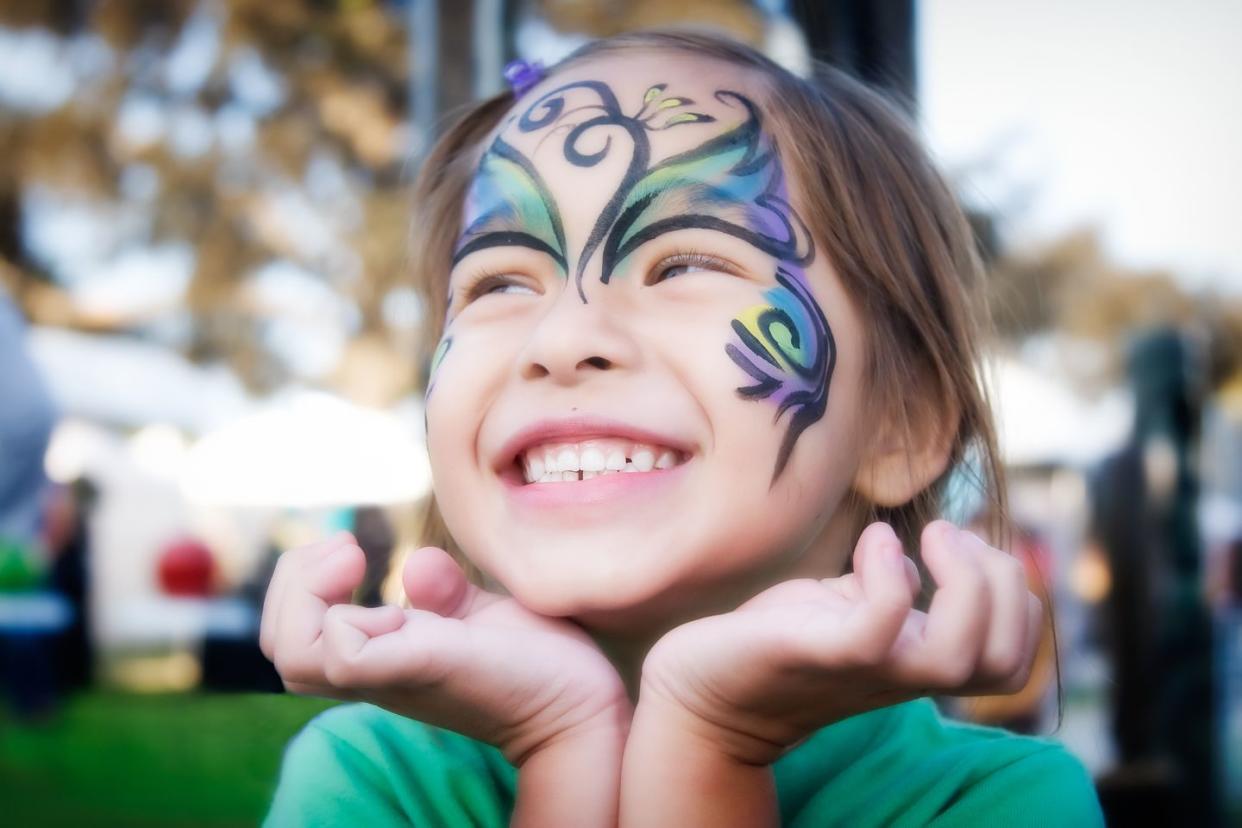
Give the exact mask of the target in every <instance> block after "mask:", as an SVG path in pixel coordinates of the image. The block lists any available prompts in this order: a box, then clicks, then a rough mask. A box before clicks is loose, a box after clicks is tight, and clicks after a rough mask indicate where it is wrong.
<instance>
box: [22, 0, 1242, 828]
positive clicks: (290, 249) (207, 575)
mask: <svg viewBox="0 0 1242 828" xmlns="http://www.w3.org/2000/svg"><path fill="white" fill-rule="evenodd" d="M682 22H693V23H697V24H700V25H707V26H713V27H717V28H720V29H723V30H726V31H729V32H732V33H733V34H734V35H736V36H738V37H740V38H742V39H744V40H746V41H748V42H750V43H752V44H754V45H756V46H758V47H759V48H762V49H763V50H764V51H765V52H766V53H768V54H769V55H770V56H772V57H773V58H775V59H776V60H778V61H779V62H781V63H782V64H783V65H785V66H787V67H789V68H790V69H791V70H793V71H795V72H806V71H807V68H808V66H809V61H810V60H811V59H812V58H817V59H821V60H826V61H828V62H831V63H833V64H836V65H838V66H841V67H843V68H845V69H847V70H849V71H851V72H853V73H854V74H856V75H858V76H859V77H861V78H863V79H865V80H867V81H869V82H871V83H873V84H877V85H879V86H881V87H883V88H884V89H886V90H887V91H888V92H889V93H890V94H892V95H894V96H895V97H896V98H897V99H898V100H899V101H901V103H902V105H903V106H904V107H906V108H907V109H908V110H909V112H910V114H911V115H912V116H913V117H914V118H915V119H916V120H917V122H918V124H919V126H920V128H921V130H922V132H923V134H924V136H925V138H926V140H927V142H928V145H929V146H930V147H931V149H932V151H933V152H934V154H935V156H936V157H937V159H938V161H939V162H940V164H941V165H942V168H943V169H944V170H945V171H946V173H947V174H948V176H949V177H950V179H951V181H952V183H953V184H954V186H955V188H956V189H957V191H958V193H959V195H960V197H961V198H962V200H963V202H964V203H965V204H966V205H967V207H968V209H969V211H970V215H971V219H972V222H973V223H974V225H975V228H976V230H977V234H978V237H979V240H980V244H981V247H982V249H983V251H984V255H985V257H986V260H987V264H988V268H989V272H990V279H989V290H990V293H991V300H992V304H993V308H994V311H995V313H996V323H997V328H998V330H997V333H998V337H997V340H996V342H995V344H994V346H993V347H992V348H991V350H990V353H989V356H988V360H987V363H986V364H985V365H982V366H980V369H981V371H982V372H983V374H984V375H985V376H987V377H988V378H989V380H990V382H991V383H992V385H993V389H994V394H995V396H996V399H997V404H998V416H999V421H1000V430H1001V438H1002V449H1003V455H1004V460H1005V463H1006V466H1007V468H1008V472H1009V476H1010V477H1009V485H1010V492H1009V495H1010V498H1011V501H1012V511H1013V519H1014V529H1015V543H1014V552H1015V554H1018V555H1020V556H1022V558H1023V560H1024V561H1025V562H1026V563H1027V565H1028V572H1029V574H1030V576H1031V580H1032V583H1033V584H1036V587H1037V590H1038V591H1040V592H1042V594H1043V595H1044V596H1045V597H1046V598H1047V600H1049V601H1050V602H1051V605H1052V606H1053V607H1054V608H1055V617H1056V622H1057V625H1056V633H1057V635H1056V637H1055V653H1056V654H1057V655H1058V656H1059V665H1060V673H1059V683H1058V676H1057V673H1056V671H1055V669H1054V667H1055V664H1056V661H1057V660H1056V659H1054V658H1053V654H1054V642H1053V637H1052V635H1051V634H1050V632H1049V634H1048V635H1046V639H1045V644H1044V647H1043V648H1042V649H1041V655H1040V659H1039V662H1038V665H1037V669H1036V671H1035V674H1034V675H1033V677H1032V681H1031V683H1030V685H1029V686H1028V687H1027V689H1026V690H1025V691H1024V692H1023V693H1021V694H1018V695H1017V696H1013V697H1005V698H995V699H988V698H985V699H978V700H972V701H971V702H970V703H969V704H964V705H961V704H958V705H955V704H952V703H949V702H947V701H946V702H945V706H946V710H948V711H950V712H952V713H953V714H954V715H958V716H961V717H964V718H971V719H974V720H977V721H981V722H987V723H999V724H1003V725H1005V726H1007V727H1011V728H1013V729H1015V730H1019V731H1023V732H1029V733H1039V734H1043V735H1048V736H1051V737H1052V738H1056V739H1060V740H1062V741H1064V742H1065V744H1066V745H1067V746H1068V747H1069V748H1070V749H1071V750H1072V751H1073V752H1074V753H1075V754H1077V755H1078V756H1079V757H1080V758H1081V759H1082V760H1083V762H1084V763H1085V764H1086V766H1087V767H1088V769H1089V770H1090V771H1091V773H1092V775H1093V777H1094V778H1095V780H1096V783H1097V787H1098V789H1099V791H1100V795H1101V798H1102V801H1103V802H1104V805H1105V808H1106V811H1107V813H1108V815H1109V817H1110V822H1113V823H1115V824H1129V823H1130V822H1131V821H1137V820H1139V819H1140V818H1145V819H1146V821H1145V823H1144V824H1146V822H1153V823H1155V824H1161V823H1163V822H1165V821H1169V822H1172V821H1173V820H1174V818H1175V817H1174V815H1176V821H1177V822H1178V823H1179V824H1187V825H1223V824H1227V823H1230V822H1232V823H1233V824H1239V823H1240V822H1242V227H1240V226H1239V224H1240V222H1239V218H1240V213H1239V208H1238V200H1237V194H1238V193H1240V192H1242V161H1240V159H1239V151H1238V147H1242V96H1240V95H1238V94H1237V89H1238V82H1239V80H1242V51H1239V50H1238V49H1237V47H1236V44H1237V43H1238V42H1239V36H1242V5H1239V4H1237V3H1236V2H1231V0H1198V2H1196V3H1193V4H1169V3H1156V2H1122V0H1093V2H1088V3H1081V2H1071V0H1048V1H1046V2H1040V3H1035V2H1030V3H988V2H984V0H941V2H935V1H934V0H926V1H925V2H915V0H878V1H877V2H863V1H862V0H824V2H811V0H804V1H803V2H793V1H792V0H754V2H746V1H745V0H715V1H714V2H709V0H699V1H698V2H695V1H694V0H687V2H682V3H677V4H672V3H664V2H658V1H657V0H610V1H606V0H595V1H594V2H591V0H472V2H465V0H458V2H448V0H404V2H402V1H401V0H387V2H381V1H380V0H170V2H159V1H157V0H131V1H129V2H126V0H0V802H4V803H5V804H4V809H5V812H6V814H7V815H8V817H11V818H12V821H13V824H23V825H25V824H30V825H59V824H74V825H80V824H90V825H127V826H142V825H161V826H167V825H185V826H190V825H195V826H199V825H203V826H205V825H213V826H214V825H220V826H224V825H248V824H253V823H255V822H256V821H257V820H258V819H259V818H260V817H261V815H262V814H263V813H264V810H265V807H266V804H267V801H268V798H269V796H270V793H271V790H272V786H273V784H274V781H275V777H276V771H277V768H278V764H279V760H280V752H281V750H282V748H283V745H284V744H285V742H286V741H287V740H288V738H289V737H290V736H291V735H292V734H293V733H294V732H296V731H297V729H298V728H300V727H301V725H302V724H303V723H304V722H305V721H306V720H307V719H308V718H310V717H311V716H312V715H314V714H315V713H316V712H317V711H319V710H321V709H323V708H324V707H326V706H327V705H328V702H323V701H318V700H312V699H299V698H294V697H290V696H282V695H275V693H278V692H279V690H280V684H279V681H278V680H277V678H276V676H275V674H274V673H273V671H272V669H271V667H270V666H269V665H268V664H267V663H266V662H265V661H264V660H263V658H262V656H261V654H260V653H259V651H258V647H257V643H256V632H257V620H258V611H259V608H260V606H261V601H262V596H263V592H264V589H265V588H266V584H267V579H268V577H269V576H270V573H271V570H272V567H273V566H274V563H275V560H276V558H277V557H278V556H279V554H280V553H281V552H282V551H283V550H286V549H288V548H290V547H293V546H297V545H299V544H301V543H304V542H306V541H308V540H311V539H315V538H318V537H320V536H321V535H323V534H324V533H325V532H330V531H333V530H335V529H338V528H349V529H351V530H353V531H354V532H355V533H356V534H357V536H358V538H359V540H360V541H361V543H362V545H363V547H364V550H365V551H366V552H367V556H368V576H367V581H366V583H365V584H364V586H363V588H362V589H361V590H360V591H359V595H358V596H357V598H358V600H359V601H362V602H365V603H378V602H381V601H383V600H385V598H386V597H387V598H388V599H389V600H394V595H393V593H392V589H391V588H392V586H393V584H392V582H391V580H390V579H389V578H388V577H387V576H388V574H389V573H390V571H392V569H393V567H395V566H397V565H398V564H399V561H400V559H401V557H402V555H403V554H405V553H406V552H408V551H409V550H410V549H412V548H414V546H415V545H416V543H417V539H418V537H419V533H420V531H421V527H420V515H421V510H420V504H421V501H422V499H423V498H424V497H425V496H426V494H427V492H428V487H429V483H430V479H429V473H428V468H427V463H426V458H425V456H424V451H423V447H422V409H421V399H420V398H419V397H418V396H417V395H416V394H415V393H414V387H415V385H416V379H417V377H418V376H419V374H420V372H421V371H423V370H424V369H425V366H423V365H419V364H417V362H416V359H415V356H414V341H415V338H416V335H417V332H418V330H419V326H420V325H421V324H423V316H422V309H421V308H420V306H419V302H418V300H417V298H416V297H415V295H414V293H413V291H412V290H411V288H410V287H409V284H408V278H407V273H406V271H405V267H404V262H405V257H406V247H405V244H406V236H407V230H408V227H407V216H408V202H409V195H410V192H409V190H410V182H411V179H412V176H413V173H414V172H415V171H416V169H417V159H418V158H419V155H420V153H421V152H422V151H423V150H424V149H425V148H426V147H427V146H428V144H429V142H430V141H431V140H433V139H434V136H435V134H436V131H437V129H438V127H440V126H441V125H442V124H443V122H444V118H445V117H446V114H447V113H450V112H451V111H452V110H453V109H454V108H455V107H458V106H460V105H461V104H464V103H466V102H468V101H470V100H472V99H475V98H478V97H480V96H485V95H489V94H491V93H493V92H495V91H497V90H499V89H500V88H501V84H502V82H503V80H502V69H503V67H504V65H505V63H506V62H507V61H508V60H510V59H513V58H515V57H524V58H527V59H540V60H542V61H543V62H544V63H545V64H550V63H552V62H554V61H555V60H557V59H558V58H559V57H561V56H562V55H564V54H565V53H567V52H568V51H569V50H571V49H572V48H574V47H575V46H576V45H578V44H580V43H582V42H585V41H586V40H588V39H590V38H594V37H599V36H606V35H609V34H613V33H616V32H620V31H624V30H627V29H633V28H641V27H644V26H652V25H662V24H669V23H682ZM967 476H968V475H963V479H965V478H966V477H967ZM978 508H979V503H978V502H977V500H976V499H975V498H974V496H973V494H972V492H971V489H970V487H969V486H968V485H965V483H963V485H962V486H960V487H956V488H955V489H954V493H953V496H952V497H951V498H950V502H949V503H947V504H946V509H947V511H948V512H949V514H950V516H953V517H955V518H956V519H958V520H961V521H969V520H971V519H972V517H973V516H974V514H975V513H976V512H977V511H978ZM398 591H399V586H398ZM1166 818H1167V820H1166Z"/></svg>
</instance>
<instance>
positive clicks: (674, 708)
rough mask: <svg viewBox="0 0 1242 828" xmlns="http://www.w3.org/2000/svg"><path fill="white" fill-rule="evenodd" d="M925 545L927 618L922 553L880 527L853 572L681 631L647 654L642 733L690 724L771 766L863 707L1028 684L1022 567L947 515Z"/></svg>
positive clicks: (1028, 625) (872, 530) (860, 550)
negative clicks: (929, 588) (907, 549)
mask: <svg viewBox="0 0 1242 828" xmlns="http://www.w3.org/2000/svg"><path fill="white" fill-rule="evenodd" d="M922 553H923V558H924V561H925V562H926V564H927V566H928V568H929V569H930V571H931V573H932V576H933V577H934V578H935V581H936V583H937V585H938V589H937V590H936V592H935V594H934V596H933V598H932V602H931V606H930V607H929V609H928V611H927V612H926V613H924V612H920V611H917V610H914V609H913V608H912V605H913V601H914V598H915V596H916V595H917V593H918V589H919V579H918V570H917V568H916V567H915V565H914V562H913V561H912V560H910V559H909V558H907V557H906V556H905V555H904V554H903V551H902V548H901V545H900V542H899V541H898V539H897V537H896V535H895V534H894V533H893V531H892V529H891V528H890V527H889V526H888V525H887V524H883V523H876V524H872V525H871V526H869V527H867V529H866V531H864V532H863V534H862V536H861V537H860V538H859V541H858V545H857V546H856V548H855V550H854V572H852V573H850V574H847V575H843V576H841V577H839V578H829V579H825V580H822V581H817V580H811V579H806V580H796V581H787V582H785V583H781V584H777V585H776V586H774V587H772V588H770V589H768V590H766V591H765V592H762V593H760V594H759V595H757V596H755V597H754V598H753V599H751V600H750V601H748V602H747V603H745V604H743V605H742V606H741V607H739V608H738V609H737V610H734V611H733V612H729V613H725V614H723V615H718V616H712V617H709V618H703V619H699V620H696V621H693V622H690V623H688V624H685V625H683V626H681V627H678V628H676V629H674V630H673V631H671V632H670V633H668V634H667V635H665V636H664V638H662V639H661V640H660V641H659V642H657V644H656V646H655V647H654V648H653V649H652V651H651V652H650V654H649V655H648V657H647V659H646V661H645V662H644V665H643V679H642V689H641V694H640V702H639V705H638V713H637V718H636V720H635V728H636V734H635V735H637V729H638V728H639V727H640V724H639V723H640V722H643V723H644V724H643V725H642V728H641V729H642V732H643V733H644V734H645V733H648V732H658V731H659V730H661V729H665V730H667V729H668V728H673V729H678V728H681V729H683V730H684V731H685V732H686V734H687V736H688V738H690V739H691V740H693V741H694V742H695V743H697V744H699V745H700V746H702V745H705V744H706V745H711V746H714V747H715V748H716V749H718V750H720V751H721V752H723V753H725V754H727V755H728V756H729V757H731V759H732V760H735V761H737V762H739V763H744V764H747V765H767V764H770V763H771V762H773V761H774V760H775V759H776V758H778V757H779V756H780V755H781V754H782V753H784V752H785V751H786V750H787V749H788V748H790V747H791V746H793V745H794V744H796V743H797V742H798V741H800V740H801V739H803V738H805V737H806V736H808V735H810V734H811V733H812V732H814V731H815V730H817V729H819V728H820V727H823V726H825V725H827V724H830V723H832V722H835V721H839V720H841V719H845V718H847V717H849V716H853V715H855V714H857V713H862V712H865V711H868V710H872V709H875V708H879V707H885V706H888V705H892V704H896V703H898V702H902V701H907V700H909V699H912V698H915V697H918V696H922V695H926V694H928V693H930V692H932V691H936V692H939V693H947V694H953V695H969V694H979V693H1012V692H1017V691H1018V690H1020V689H1021V688H1022V687H1023V686H1024V685H1025V683H1026V680H1027V677H1028V675H1029V673H1030V668H1031V662H1032V661H1033V659H1034V653H1035V648H1036V644H1037V643H1038V639H1039V632H1040V624H1041V618H1042V615H1041V614H1042V608H1041V605H1040V602H1039V600H1038V599H1037V598H1036V597H1035V596H1034V595H1032V594H1031V593H1030V592H1029V591H1028V589H1027V583H1026V577H1025V574H1024V572H1023V568H1022V566H1021V564H1020V563H1019V562H1018V561H1017V560H1016V559H1015V558H1013V557H1012V556H1010V555H1007V554H1006V553H1004V552H1001V551H999V550H997V549H993V548H992V547H990V546H988V545H987V544H986V543H984V542H983V541H982V540H980V539H979V538H978V537H976V536H975V535H973V534H971V533H969V532H965V531H961V530H959V529H957V528H956V527H954V526H953V525H952V524H951V523H948V522H947V521H936V522H934V523H931V524H929V525H928V526H927V527H926V529H924V531H923V535H922ZM649 708H650V712H648V709H649ZM656 721H658V722H659V724H658V725H657V726H653V727H647V726H646V723H648V722H656ZM644 738H645V736H644ZM628 767H629V764H628V759H627V768H628ZM627 774H628V770H627Z"/></svg>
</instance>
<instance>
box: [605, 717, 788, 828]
mask: <svg viewBox="0 0 1242 828" xmlns="http://www.w3.org/2000/svg"><path fill="white" fill-rule="evenodd" d="M779 755H780V751H779V750H775V749H773V747H772V746H770V745H768V746H764V745H760V744H758V743H757V740H754V739H752V738H751V737H749V736H746V735H744V734H737V733H730V732H729V731H728V730H727V729H726V728H721V727H719V726H717V725H714V724H712V723H710V722H707V721H705V720H703V719H702V718H701V717H699V716H697V715H695V714H694V713H693V712H692V711H690V710H688V709H686V708H685V707H684V706H682V705H680V704H679V703H677V702H676V701H675V700H672V699H669V698H667V697H666V696H663V695H662V694H659V693H647V694H646V695H640V696H639V703H638V708H637V710H636V711H635V714H634V723H633V725H632V726H631V728H630V735H629V739H628V741H627V742H626V746H625V755H624V762H623V765H622V776H621V821H620V824H621V825H622V826H639V825H654V824H669V825H677V824H711V825H717V826H729V825H739V826H740V825H747V826H763V825H778V824H779V822H780V819H779V810H778V806H777V799H776V783H775V778H774V776H773V774H772V768H771V765H770V762H771V761H774V760H775V758H776V757H777V756H779ZM768 757H771V758H770V759H769V758H768ZM752 759H758V761H752Z"/></svg>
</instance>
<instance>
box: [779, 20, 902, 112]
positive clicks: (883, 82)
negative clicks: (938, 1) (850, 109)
mask: <svg viewBox="0 0 1242 828" xmlns="http://www.w3.org/2000/svg"><path fill="white" fill-rule="evenodd" d="M914 9H915V6H914V0H874V1H873V2H872V1H871V0H792V2H790V4H789V12H790V15H791V16H792V17H793V19H794V20H796V21H797V22H798V25H800V26H801V27H802V31H803V34H804V35H805V36H806V40H807V46H808V47H809V48H810V50H811V56H812V57H814V58H816V59H817V60H822V61H824V62H825V63H829V64H832V65H833V66H836V67H838V68H840V69H844V70H845V71H847V72H849V73H850V74H851V75H853V76H855V77H857V78H859V79H860V80H864V81H866V82H867V83H869V84H871V85H872V86H878V87H879V88H881V89H883V90H884V91H885V92H887V93H888V94H889V95H890V96H891V97H892V98H893V99H894V100H896V101H898V102H899V103H900V104H901V105H902V106H904V107H905V108H906V110H907V111H909V112H911V113H913V112H914V111H915V98H916V94H917V87H916V83H917V80H918V75H917V72H916V68H915V48H914V16H915V15H914Z"/></svg>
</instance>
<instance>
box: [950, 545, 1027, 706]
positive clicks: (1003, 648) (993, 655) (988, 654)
mask: <svg viewBox="0 0 1242 828" xmlns="http://www.w3.org/2000/svg"><path fill="white" fill-rule="evenodd" d="M961 540H962V542H963V544H965V545H967V546H968V547H969V548H971V549H972V550H973V551H974V552H975V556H976V560H978V561H979V563H980V565H981V566H982V569H983V573H984V576H985V577H986V578H987V580H988V588H989V591H990V593H991V596H992V614H991V619H990V623H989V624H988V630H987V636H986V640H985V642H984V645H983V655H982V657H981V658H980V660H979V665H978V668H977V669H976V671H975V673H976V675H975V679H974V681H973V682H972V683H977V684H979V685H982V686H988V685H1001V684H1004V683H1005V682H1007V681H1008V680H1009V679H1010V678H1011V677H1012V676H1013V675H1014V674H1015V673H1017V672H1018V671H1019V670H1020V669H1022V667H1023V665H1024V662H1025V661H1026V659H1027V655H1028V654H1027V651H1026V644H1027V629H1026V627H1027V618H1028V616H1029V610H1030V606H1029V603H1028V600H1027V596H1030V595H1031V593H1030V590H1029V589H1028V588H1027V583H1026V571H1025V570H1024V568H1023V566H1022V562H1021V561H1019V560H1018V559H1017V558H1015V557H1014V556H1012V555H1009V554H1007V553H1005V552H1002V551H1001V550H999V549H995V548H993V547H991V546H989V545H988V544H986V543H984V541H983V540H982V539H981V538H979V537H978V536H976V535H974V534H972V533H970V532H962V534H961ZM1031 597H1034V596H1031Z"/></svg>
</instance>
